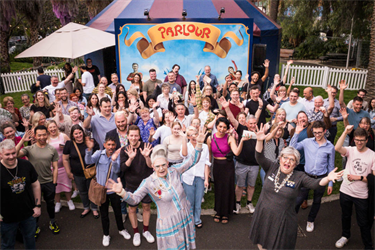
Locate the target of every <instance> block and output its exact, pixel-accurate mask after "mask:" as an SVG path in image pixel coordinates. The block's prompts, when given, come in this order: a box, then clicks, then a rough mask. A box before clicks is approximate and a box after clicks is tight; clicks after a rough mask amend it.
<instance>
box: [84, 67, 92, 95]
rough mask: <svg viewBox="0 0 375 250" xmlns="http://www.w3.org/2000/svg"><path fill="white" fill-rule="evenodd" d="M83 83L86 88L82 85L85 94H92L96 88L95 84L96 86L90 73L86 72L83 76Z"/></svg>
mask: <svg viewBox="0 0 375 250" xmlns="http://www.w3.org/2000/svg"><path fill="white" fill-rule="evenodd" d="M82 83H84V84H85V86H83V85H82V87H83V93H85V94H91V93H92V91H93V90H94V88H95V84H94V77H92V75H91V73H90V72H88V71H86V72H84V73H83V74H82Z"/></svg>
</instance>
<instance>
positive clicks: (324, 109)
mask: <svg viewBox="0 0 375 250" xmlns="http://www.w3.org/2000/svg"><path fill="white" fill-rule="evenodd" d="M319 111H320V112H322V113H323V115H325V114H326V113H327V110H326V108H325V107H323V106H322V107H320V108H319Z"/></svg>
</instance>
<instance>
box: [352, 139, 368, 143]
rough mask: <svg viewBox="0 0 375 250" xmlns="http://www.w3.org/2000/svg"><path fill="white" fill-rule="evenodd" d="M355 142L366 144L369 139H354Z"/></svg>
mask: <svg viewBox="0 0 375 250" xmlns="http://www.w3.org/2000/svg"><path fill="white" fill-rule="evenodd" d="M354 141H355V142H360V143H363V142H366V141H367V139H366V140H359V139H354Z"/></svg>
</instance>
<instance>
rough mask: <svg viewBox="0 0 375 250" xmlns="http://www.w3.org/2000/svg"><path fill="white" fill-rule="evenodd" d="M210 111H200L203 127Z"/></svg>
mask: <svg viewBox="0 0 375 250" xmlns="http://www.w3.org/2000/svg"><path fill="white" fill-rule="evenodd" d="M208 113H209V112H207V111H204V110H202V111H201V112H200V113H199V119H200V120H201V127H202V128H203V127H204V124H206V121H207V118H208Z"/></svg>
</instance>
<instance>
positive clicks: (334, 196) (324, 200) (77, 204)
mask: <svg viewBox="0 0 375 250" xmlns="http://www.w3.org/2000/svg"><path fill="white" fill-rule="evenodd" d="M338 199H340V194H332V195H330V196H326V197H323V198H322V204H323V203H327V202H332V201H336V200H338ZM60 202H61V205H62V206H63V207H68V204H67V201H66V200H61V201H60ZM312 203H313V200H312V199H310V200H308V201H307V205H308V206H311V205H312ZM74 206H75V207H76V208H78V209H83V204H82V203H81V202H75V203H74ZM108 211H109V212H113V210H112V207H111V206H110V207H109V209H108ZM139 211H141V212H142V208H139ZM157 213H158V212H157V210H156V209H151V214H157ZM239 213H240V214H249V211H248V210H247V209H246V208H245V207H242V208H241V210H240V212H239ZM214 214H216V212H215V210H213V209H202V211H201V215H214Z"/></svg>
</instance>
